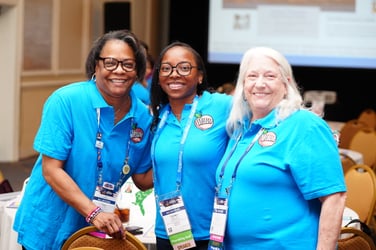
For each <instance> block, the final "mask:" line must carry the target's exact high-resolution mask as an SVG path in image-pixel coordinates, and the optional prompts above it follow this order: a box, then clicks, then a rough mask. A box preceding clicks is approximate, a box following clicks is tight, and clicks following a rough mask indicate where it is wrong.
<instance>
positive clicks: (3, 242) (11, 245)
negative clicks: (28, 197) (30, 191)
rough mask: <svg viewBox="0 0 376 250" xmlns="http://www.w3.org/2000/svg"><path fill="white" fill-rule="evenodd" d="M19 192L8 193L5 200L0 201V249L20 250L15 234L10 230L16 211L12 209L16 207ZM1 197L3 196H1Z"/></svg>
mask: <svg viewBox="0 0 376 250" xmlns="http://www.w3.org/2000/svg"><path fill="white" fill-rule="evenodd" d="M19 194H20V192H14V193H8V194H7V195H10V196H9V198H10V199H7V200H2V201H0V224H1V227H0V249H4V250H5V249H6V250H21V249H22V247H21V245H19V244H18V243H17V232H15V231H14V230H13V229H12V225H13V220H14V216H15V214H16V211H17V209H16V208H12V207H13V205H17V202H18V199H19ZM2 196H3V195H2Z"/></svg>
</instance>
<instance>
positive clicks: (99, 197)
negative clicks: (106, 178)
mask: <svg viewBox="0 0 376 250" xmlns="http://www.w3.org/2000/svg"><path fill="white" fill-rule="evenodd" d="M113 186H114V185H113V184H111V183H108V182H104V183H103V186H102V187H99V186H97V187H96V189H95V193H94V197H93V202H94V203H95V204H96V205H97V206H98V207H100V208H102V210H103V211H104V212H109V213H112V212H114V210H115V204H116V198H117V193H115V192H114V189H113Z"/></svg>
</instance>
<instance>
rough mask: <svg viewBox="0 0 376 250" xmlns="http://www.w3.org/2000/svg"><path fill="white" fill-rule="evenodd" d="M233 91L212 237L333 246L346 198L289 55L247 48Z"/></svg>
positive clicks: (332, 151)
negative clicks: (294, 75)
mask: <svg viewBox="0 0 376 250" xmlns="http://www.w3.org/2000/svg"><path fill="white" fill-rule="evenodd" d="M233 98H234V99H233V106H232V109H231V111H230V115H229V118H228V120H227V131H228V133H229V135H230V136H231V140H230V141H229V144H228V146H227V150H226V153H225V154H224V156H223V158H222V161H221V163H220V164H219V166H218V169H217V175H216V180H217V189H216V190H217V192H216V198H215V208H214V210H213V218H212V226H211V239H212V242H211V245H212V246H214V247H218V246H221V245H222V246H224V248H225V249H226V250H229V249H236V250H241V249H291V250H292V249H296V250H301V249H305V250H307V249H308V250H310V249H312V250H313V249H335V248H336V243H337V239H338V235H339V231H340V227H341V221H342V213H343V210H344V207H345V199H346V186H345V182H344V177H343V172H342V167H341V162H340V158H339V153H338V148H337V144H336V141H335V139H334V137H333V135H332V131H331V129H330V128H329V127H328V125H327V124H326V122H325V121H324V120H323V119H322V118H320V117H319V116H317V115H316V114H314V113H313V112H311V111H309V110H308V109H306V108H304V107H303V101H302V97H301V95H300V93H299V90H298V87H297V84H296V82H295V79H294V77H293V73H292V69H291V65H290V64H289V62H288V61H287V60H286V58H285V57H284V56H283V55H282V54H281V53H279V52H278V51H276V50H274V49H271V48H267V47H255V48H251V49H249V50H248V51H247V52H246V53H245V54H244V57H243V59H242V62H241V64H240V70H239V76H238V79H237V83H236V89H235V93H234V97H233ZM224 211H226V212H224ZM219 218H221V219H222V220H219ZM220 221H225V222H224V223H220ZM226 221H227V223H226ZM224 232H225V233H224ZM214 247H213V248H212V249H215V248H214ZM217 249H218V248H217Z"/></svg>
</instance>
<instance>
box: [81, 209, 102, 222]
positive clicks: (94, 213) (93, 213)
mask: <svg viewBox="0 0 376 250" xmlns="http://www.w3.org/2000/svg"><path fill="white" fill-rule="evenodd" d="M100 212H102V208H100V207H96V208H95V209H94V210H93V211H91V212H90V214H89V215H88V216H86V218H85V219H86V222H87V223H90V224H92V222H93V220H94V219H95V217H97V215H98V214H99V213H100Z"/></svg>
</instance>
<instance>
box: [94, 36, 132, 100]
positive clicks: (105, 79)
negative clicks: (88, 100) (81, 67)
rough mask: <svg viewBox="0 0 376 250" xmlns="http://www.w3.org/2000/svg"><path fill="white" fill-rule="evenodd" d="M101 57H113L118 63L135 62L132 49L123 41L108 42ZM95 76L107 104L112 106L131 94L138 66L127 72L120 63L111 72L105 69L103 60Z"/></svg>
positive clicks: (97, 66) (99, 63)
mask: <svg viewBox="0 0 376 250" xmlns="http://www.w3.org/2000/svg"><path fill="white" fill-rule="evenodd" d="M100 57H101V58H107V57H111V58H115V59H116V60H118V61H124V60H135V55H134V52H133V50H132V48H131V47H130V46H129V45H128V44H127V43H125V42H123V41H121V40H109V41H107V42H106V44H105V45H104V47H103V49H102V51H101V53H100ZM95 75H96V84H97V87H98V89H99V91H100V93H101V94H102V96H103V97H104V99H105V100H106V101H107V103H109V104H112V103H114V102H115V101H116V100H118V99H123V98H124V97H125V96H127V95H128V94H129V91H130V89H131V87H132V85H133V83H134V82H135V81H136V78H137V66H136V69H135V70H133V71H131V72H127V71H125V70H124V69H123V68H122V65H121V63H119V64H118V65H117V67H116V68H115V69H114V70H112V71H110V70H107V69H105V67H104V61H103V60H98V61H97V65H96V67H95Z"/></svg>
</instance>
